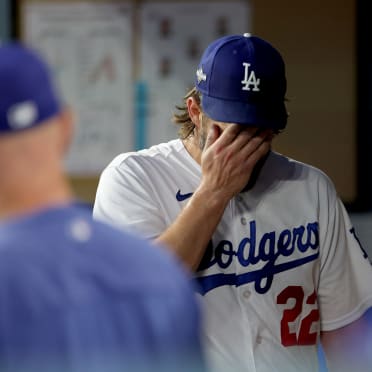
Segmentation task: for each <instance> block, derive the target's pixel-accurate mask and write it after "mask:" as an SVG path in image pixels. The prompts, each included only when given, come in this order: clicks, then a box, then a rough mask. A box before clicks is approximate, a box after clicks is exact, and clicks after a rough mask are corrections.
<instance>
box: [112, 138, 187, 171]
mask: <svg viewBox="0 0 372 372" xmlns="http://www.w3.org/2000/svg"><path fill="white" fill-rule="evenodd" d="M183 150H184V146H183V144H182V142H181V140H179V139H177V140H172V141H169V142H165V143H160V144H158V145H155V146H152V147H149V148H147V149H143V150H139V151H131V152H126V153H122V154H120V155H118V156H116V157H115V158H114V159H113V160H112V161H111V163H109V164H108V166H107V168H122V167H125V166H138V167H140V166H141V165H142V166H145V165H146V164H152V163H156V162H165V161H169V158H172V157H174V156H177V154H179V153H180V152H183Z"/></svg>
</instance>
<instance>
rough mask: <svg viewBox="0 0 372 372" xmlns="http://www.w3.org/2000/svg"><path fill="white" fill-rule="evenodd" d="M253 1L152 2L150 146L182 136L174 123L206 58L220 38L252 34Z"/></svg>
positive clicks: (147, 49)
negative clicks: (207, 51) (206, 52)
mask: <svg viewBox="0 0 372 372" xmlns="http://www.w3.org/2000/svg"><path fill="white" fill-rule="evenodd" d="M250 19H251V16H250V9H249V5H248V2H247V1H229V2H218V1H215V2H213V1H208V2H207V1H204V2H203V1H200V2H188V3H187V2H172V3H170V2H151V3H150V2H148V3H144V4H143V7H142V10H141V42H140V45H141V58H140V60H141V69H140V71H141V73H140V75H141V78H142V79H141V82H142V84H143V85H144V87H145V90H146V91H147V94H145V95H144V96H145V97H146V104H147V110H146V114H145V118H144V122H145V126H144V127H145V129H144V130H143V136H145V137H146V138H145V140H144V141H143V143H145V144H146V145H147V146H149V145H153V144H156V143H160V142H165V141H168V140H170V139H173V138H177V128H176V127H175V125H174V124H172V122H171V117H172V113H173V112H174V111H175V105H180V104H182V97H183V96H184V95H185V93H186V91H187V89H189V88H191V87H193V86H194V78H195V73H196V69H197V65H198V63H199V60H200V57H201V54H202V52H203V50H204V49H205V48H206V46H207V45H208V44H209V43H210V42H212V41H213V40H214V39H216V38H218V37H220V36H223V35H226V34H235V33H236V34H243V33H244V32H249V31H250V29H251V27H250Z"/></svg>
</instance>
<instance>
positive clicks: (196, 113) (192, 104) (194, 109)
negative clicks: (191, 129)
mask: <svg viewBox="0 0 372 372" xmlns="http://www.w3.org/2000/svg"><path fill="white" fill-rule="evenodd" d="M186 105H187V110H188V112H189V116H190V119H191V121H192V122H193V123H194V124H195V126H196V127H197V128H199V127H200V122H201V115H202V111H201V108H200V106H199V104H198V102H197V101H196V99H195V98H194V97H189V98H187V101H186Z"/></svg>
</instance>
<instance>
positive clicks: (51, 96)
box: [0, 43, 204, 372]
mask: <svg viewBox="0 0 372 372" xmlns="http://www.w3.org/2000/svg"><path fill="white" fill-rule="evenodd" d="M71 125H72V122H71V116H70V114H69V113H68V111H67V109H66V108H65V107H64V105H63V104H62V103H61V101H60V99H59V98H58V96H57V93H56V91H55V89H54V88H53V84H52V82H51V79H50V73H49V70H48V67H47V66H46V64H45V62H44V61H43V60H42V59H41V58H40V57H39V56H38V55H37V54H36V53H35V52H34V51H32V50H30V49H29V48H28V47H25V46H24V45H21V44H17V43H15V44H6V45H4V46H1V47H0V174H1V178H0V370H1V371H7V372H23V371H27V372H36V371H37V372H44V371H45V372H47V371H48V372H50V371H53V372H62V371H63V372H78V371H90V372H92V371H93V372H95V371H97V372H102V371H105V372H116V371H131V372H132V371H133V372H146V371H158V372H163V371H169V372H170V371H172V372H173V371H176V370H177V371H179V370H182V371H185V372H189V371H202V370H203V369H204V357H203V353H202V350H201V342H200V329H199V323H200V321H199V316H200V315H199V308H198V307H197V304H196V301H195V295H194V289H193V287H192V286H191V281H190V278H189V276H188V275H186V273H185V272H184V270H183V268H181V267H180V265H179V263H178V262H176V261H175V260H174V258H173V257H171V255H170V254H169V252H167V251H166V250H165V249H163V250H160V249H154V247H153V246H152V245H150V243H148V242H146V241H143V240H139V239H138V238H136V237H134V236H132V235H130V234H127V233H123V232H121V231H119V230H117V229H114V228H113V227H111V226H108V225H106V224H103V223H100V222H98V221H93V219H92V215H91V209H90V208H87V207H86V206H83V205H80V204H79V203H77V202H76V201H75V200H74V197H73V195H72V194H71V190H70V188H69V187H68V184H67V180H66V178H65V176H64V175H63V172H62V168H63V167H62V155H63V152H64V150H65V148H66V145H67V143H68V142H69V140H70V134H71ZM180 319H181V320H182V321H180Z"/></svg>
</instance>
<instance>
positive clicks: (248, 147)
mask: <svg viewBox="0 0 372 372" xmlns="http://www.w3.org/2000/svg"><path fill="white" fill-rule="evenodd" d="M272 139H273V133H272V131H271V130H266V131H264V132H261V133H259V134H258V135H257V136H254V137H252V138H251V139H250V140H249V141H248V142H246V143H245V145H244V146H243V147H242V148H241V151H240V152H241V155H242V156H243V157H244V158H247V157H249V156H251V155H252V154H253V153H255V152H256V151H258V150H259V149H260V147H261V146H262V145H264V146H263V148H264V149H265V148H266V147H270V145H271V141H272ZM265 144H266V145H265Z"/></svg>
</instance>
